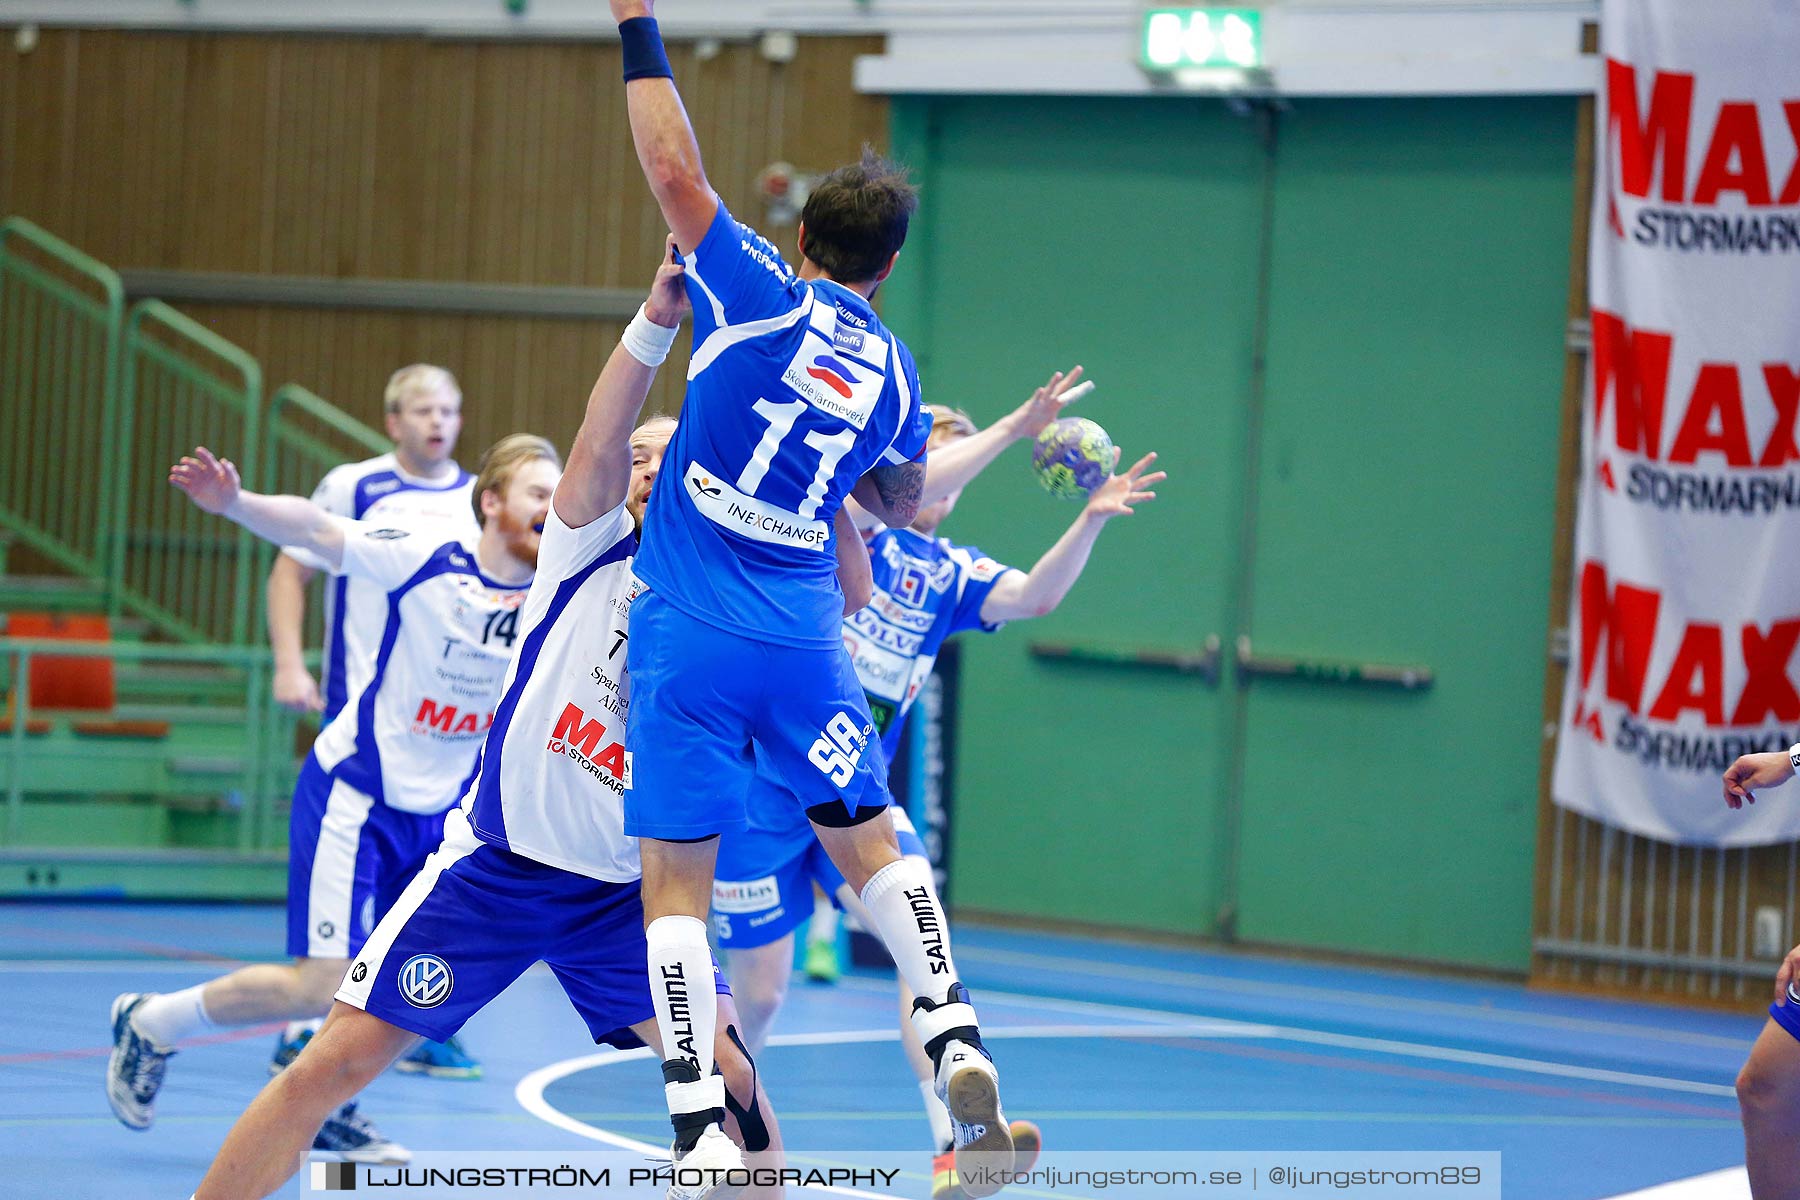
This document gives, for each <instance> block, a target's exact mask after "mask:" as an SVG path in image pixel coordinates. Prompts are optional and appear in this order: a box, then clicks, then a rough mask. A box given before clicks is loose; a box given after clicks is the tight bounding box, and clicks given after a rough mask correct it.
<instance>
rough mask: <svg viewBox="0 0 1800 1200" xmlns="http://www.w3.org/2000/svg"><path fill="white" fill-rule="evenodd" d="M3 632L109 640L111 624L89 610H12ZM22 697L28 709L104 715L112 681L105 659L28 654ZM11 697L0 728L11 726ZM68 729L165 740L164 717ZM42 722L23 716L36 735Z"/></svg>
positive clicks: (113, 691) (114, 687) (45, 728)
mask: <svg viewBox="0 0 1800 1200" xmlns="http://www.w3.org/2000/svg"><path fill="white" fill-rule="evenodd" d="M6 634H7V636H8V637H17V638H54V639H57V640H59V641H70V642H110V641H111V640H112V622H110V621H108V620H107V619H106V618H105V617H103V616H100V615H98V614H95V613H75V614H63V613H40V612H16V613H12V614H11V615H9V616H8V617H7V618H6ZM25 695H26V697H27V699H28V700H29V701H30V707H31V711H32V712H34V713H35V712H43V711H46V710H48V711H53V712H81V713H110V712H112V710H113V707H114V706H115V705H116V704H117V703H118V696H119V688H118V679H117V677H116V675H115V673H114V671H113V660H112V659H110V658H76V657H73V656H67V655H60V654H34V655H32V656H31V671H30V678H29V680H28V681H27V683H26V692H25ZM12 699H13V698H12V697H11V696H10V695H9V696H8V697H7V702H6V720H5V721H4V722H3V723H0V732H7V731H10V730H11V728H12V720H11V718H12V711H13V704H12ZM73 728H74V730H75V732H76V733H78V734H81V735H83V736H86V737H124V738H165V737H168V736H169V724H168V722H166V721H117V720H99V721H77V722H75V723H74V725H73ZM49 729H50V723H49V722H48V721H40V720H37V719H35V718H31V719H27V720H26V722H25V732H27V733H34V734H41V733H47V732H49Z"/></svg>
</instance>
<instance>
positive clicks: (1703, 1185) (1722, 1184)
mask: <svg viewBox="0 0 1800 1200" xmlns="http://www.w3.org/2000/svg"><path fill="white" fill-rule="evenodd" d="M1608 1200H1750V1176H1749V1174H1748V1173H1746V1172H1745V1170H1744V1168H1742V1167H1726V1168H1725V1169H1724V1170H1723V1171H1709V1172H1707V1173H1706V1174H1705V1175H1695V1176H1693V1177H1692V1178H1689V1179H1677V1180H1674V1181H1673V1182H1670V1183H1659V1184H1657V1185H1656V1186H1654V1187H1647V1188H1643V1189H1641V1190H1639V1191H1635V1192H1625V1193H1623V1194H1622V1195H1618V1196H1611V1197H1608Z"/></svg>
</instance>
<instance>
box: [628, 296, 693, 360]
mask: <svg viewBox="0 0 1800 1200" xmlns="http://www.w3.org/2000/svg"><path fill="white" fill-rule="evenodd" d="M680 332H681V327H680V326H679V325H678V326H676V327H675V328H674V329H669V328H667V327H666V326H663V325H658V324H657V323H656V322H655V321H652V320H651V319H650V312H649V306H647V305H643V304H640V305H638V310H637V316H635V317H633V318H631V324H629V325H627V326H626V327H625V336H624V337H621V338H620V339H619V344H620V345H621V346H623V347H625V351H626V353H628V354H630V355H631V357H633V358H635V359H637V360H638V361H639V362H641V363H643V364H644V365H645V366H646V367H660V366H662V364H663V360H664V359H665V358H667V357H669V347H670V346H673V345H674V344H675V335H676V334H678V333H680Z"/></svg>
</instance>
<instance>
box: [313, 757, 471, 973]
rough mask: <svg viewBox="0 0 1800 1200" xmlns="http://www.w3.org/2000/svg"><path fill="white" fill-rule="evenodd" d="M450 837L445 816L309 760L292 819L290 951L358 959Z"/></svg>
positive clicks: (325, 956) (314, 955)
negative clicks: (385, 796) (403, 806)
mask: <svg viewBox="0 0 1800 1200" xmlns="http://www.w3.org/2000/svg"><path fill="white" fill-rule="evenodd" d="M443 839H444V814H443V813H410V812H401V811H400V810H399V809H397V808H389V807H388V806H387V805H385V804H383V803H382V802H381V801H379V800H377V799H375V798H374V797H373V796H370V795H368V794H367V793H366V792H362V791H359V790H358V789H356V788H354V787H351V786H350V785H349V784H348V783H345V782H344V781H343V780H342V779H340V778H338V777H337V776H336V775H334V774H333V773H331V772H329V771H327V770H325V768H324V767H322V766H320V765H319V760H318V759H316V758H314V757H313V756H312V755H310V754H308V755H307V756H306V763H305V765H304V766H302V767H301V768H300V778H299V780H298V781H297V782H296V783H295V784H294V806H293V810H292V812H290V813H289V815H288V896H287V952H288V953H289V954H290V955H292V956H293V957H295V958H349V957H351V956H352V955H354V954H355V953H356V952H357V950H358V949H359V948H361V946H362V944H363V939H365V938H367V937H368V936H369V933H370V931H372V930H373V929H374V928H375V922H377V921H379V920H380V919H381V915H382V914H383V913H385V912H386V911H387V910H388V909H389V908H391V907H393V904H394V901H395V900H397V899H398V898H399V896H400V893H401V892H402V891H404V890H405V889H406V885H407V883H408V882H410V881H411V879H412V877H413V876H414V875H416V874H418V871H419V867H420V866H421V865H422V864H423V863H424V862H425V859H426V858H427V857H428V856H429V855H430V854H431V852H432V851H433V850H435V849H437V844H438V843H439V842H441V841H443Z"/></svg>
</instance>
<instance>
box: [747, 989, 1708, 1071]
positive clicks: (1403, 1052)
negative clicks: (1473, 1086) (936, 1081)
mask: <svg viewBox="0 0 1800 1200" xmlns="http://www.w3.org/2000/svg"><path fill="white" fill-rule="evenodd" d="M849 982H851V980H849V979H842V980H839V981H838V983H839V986H840V987H841V986H843V985H844V984H845V983H849ZM857 982H858V983H860V982H861V981H860V980H858V981H857ZM981 996H982V998H983V999H989V1000H996V1001H1002V1002H1005V1003H1008V1004H1021V1005H1036V1006H1039V1007H1043V1008H1050V1009H1063V1010H1066V1011H1074V1012H1084V1013H1108V1014H1117V1015H1120V1016H1133V1017H1142V1018H1146V1019H1150V1018H1154V1019H1156V1020H1159V1021H1167V1022H1171V1023H1179V1022H1182V1021H1192V1020H1194V1015H1193V1014H1191V1013H1172V1012H1167V1011H1165V1010H1162V1009H1154V1008H1133V1007H1130V1006H1127V1005H1122V1004H1094V1003H1089V1002H1087V1001H1082V1000H1056V999H1053V998H1051V997H1040V996H1028V995H1024V994H1022V993H1018V992H999V991H993V990H990V989H987V988H983V989H982V991H981ZM1206 1019H1210V1020H1213V1021H1215V1022H1219V1023H1222V1024H1226V1025H1229V1024H1232V1023H1233V1022H1232V1021H1230V1020H1229V1019H1228V1018H1223V1017H1219V1018H1206ZM1173 1027H1174V1026H1173V1024H1170V1025H1166V1026H1161V1027H1160V1029H1161V1031H1162V1032H1163V1033H1165V1034H1166V1033H1169V1032H1170V1031H1171V1030H1172V1029H1173ZM1241 1027H1242V1028H1243V1029H1244V1030H1246V1032H1245V1033H1244V1034H1243V1036H1245V1037H1269V1038H1279V1039H1286V1040H1287V1041H1292V1042H1308V1043H1312V1044H1315V1045H1322V1046H1337V1047H1341V1048H1343V1049H1349V1050H1368V1051H1371V1052H1373V1053H1376V1054H1392V1055H1396V1056H1398V1057H1402V1058H1423V1059H1432V1060H1435V1061H1438V1062H1455V1063H1464V1064H1467V1065H1469V1066H1480V1067H1494V1068H1497V1069H1500V1070H1506V1071H1523V1072H1525V1073H1527V1074H1533V1075H1550V1076H1555V1077H1557V1078H1562V1079H1585V1080H1588V1081H1590V1082H1593V1083H1616V1084H1623V1085H1625V1086H1628V1087H1644V1088H1653V1089H1656V1090H1660V1091H1668V1092H1688V1093H1691V1094H1693V1095H1699V1096H1721V1097H1729V1098H1730V1099H1733V1100H1735V1099H1736V1098H1737V1088H1736V1087H1734V1086H1732V1085H1730V1084H1723V1083H1702V1082H1700V1081H1698V1080H1693V1079H1674V1078H1670V1077H1668V1076H1663V1075H1643V1074H1638V1073H1635V1072H1630V1071H1608V1070H1606V1069H1604V1068H1602V1067H1580V1066H1575V1065H1573V1064H1571V1063H1559V1062H1551V1061H1547V1060H1545V1059H1539V1058H1519V1057H1516V1056H1514V1055H1508V1054H1488V1053H1484V1052H1483V1051H1479V1050H1460V1049H1456V1048H1454V1047H1451V1046H1434V1045H1431V1044H1429V1043H1420V1042H1402V1041H1396V1040H1394V1039H1391V1038H1369V1037H1358V1036H1356V1035H1354V1034H1348V1033H1331V1032H1328V1031H1326V1030H1320V1029H1303V1028H1300V1027H1298V1026H1294V1025H1268V1024H1255V1025H1253V1024H1249V1023H1247V1022H1246V1023H1243V1024H1242V1026H1241ZM1027 1028H1028V1027H1027ZM1251 1031H1253V1032H1251ZM995 1036H999V1035H998V1034H996V1035H995ZM1014 1036H1019V1035H1014ZM1071 1036H1080V1035H1071ZM1138 1036H1152V1035H1151V1034H1142V1035H1138ZM770 1040H771V1041H775V1040H778V1039H776V1038H772V1039H770Z"/></svg>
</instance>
